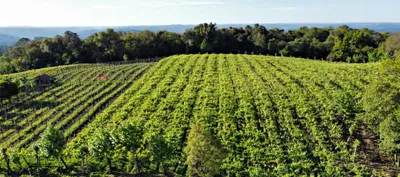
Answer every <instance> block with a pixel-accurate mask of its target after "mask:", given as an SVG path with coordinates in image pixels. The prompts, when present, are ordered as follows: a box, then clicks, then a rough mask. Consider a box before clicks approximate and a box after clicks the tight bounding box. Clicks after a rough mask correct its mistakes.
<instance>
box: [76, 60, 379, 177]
mask: <svg viewBox="0 0 400 177" xmlns="http://www.w3.org/2000/svg"><path fill="white" fill-rule="evenodd" d="M376 66H377V65H376V64H343V63H342V64H338V63H329V62H321V61H310V60H303V59H291V58H282V57H265V56H251V55H215V54H212V55H180V56H173V57H170V58H167V59H164V60H162V61H160V62H159V63H158V64H157V65H156V66H154V67H153V68H152V69H151V70H150V71H149V72H147V73H146V74H145V75H144V76H143V77H142V78H141V79H140V80H139V81H138V82H136V83H135V84H134V85H133V86H132V87H131V88H129V89H128V90H127V91H126V92H125V93H124V94H123V95H121V97H120V98H118V99H117V100H116V101H115V102H114V104H113V105H111V106H110V107H109V108H107V109H106V110H105V111H104V112H103V113H102V114H100V115H99V116H98V117H97V118H96V120H95V121H93V122H91V123H90V124H89V125H88V127H87V128H86V129H84V130H83V131H82V132H81V133H80V134H79V135H77V137H76V138H75V139H73V140H72V141H71V142H70V144H69V145H68V148H69V150H70V151H74V150H75V151H77V150H78V149H79V147H80V146H82V145H84V144H85V143H86V142H87V141H88V140H90V138H91V136H92V135H93V133H95V132H96V131H97V130H98V127H103V128H105V129H106V130H107V131H111V130H113V129H115V128H116V127H118V126H119V125H124V124H127V123H128V122H130V123H132V122H133V123H134V124H137V125H140V127H142V128H143V129H145V132H144V137H152V136H154V135H157V136H162V137H163V138H164V139H166V141H167V142H168V144H169V146H171V147H172V149H173V153H172V154H173V155H171V156H170V157H169V158H168V159H167V160H166V161H165V162H163V164H164V165H165V166H164V167H165V168H167V169H168V170H167V171H172V172H174V173H176V174H186V173H187V166H186V165H187V164H186V161H187V158H188V152H187V148H188V147H187V146H188V136H189V134H190V131H191V129H192V127H193V126H194V125H195V124H201V125H202V126H204V127H206V128H207V129H210V131H211V132H212V136H213V139H216V140H218V141H219V142H220V144H221V148H223V149H225V150H226V152H227V153H226V154H225V156H224V160H223V164H222V166H221V173H222V174H224V175H239V176H242V175H244V176H247V175H250V176H253V175H256V174H264V175H271V176H279V175H282V174H293V175H295V176H296V175H306V174H315V175H317V174H319V175H322V176H332V175H334V176H336V175H339V176H341V175H344V176H347V175H349V174H351V175H356V174H363V169H364V167H363V166H362V164H361V163H358V161H359V160H358V156H359V153H360V151H359V150H358V149H360V147H359V146H363V145H364V143H363V141H361V140H359V141H361V142H362V143H361V144H359V143H357V141H356V140H357V136H356V135H357V134H358V133H360V132H361V131H363V129H362V123H360V120H359V116H358V115H359V113H361V112H362V111H360V109H361V108H360V107H361V106H360V105H359V103H358V101H359V100H360V98H361V97H362V94H363V91H364V89H365V88H366V86H367V85H368V84H369V83H370V82H371V80H372V79H373V78H374V74H375V73H376V72H377V69H376ZM142 148H143V149H142V150H143V151H145V150H146V143H145V142H144V144H143V147H142ZM363 164H364V165H367V166H368V163H367V164H365V163H363ZM148 165H149V166H147V168H149V169H152V166H153V167H155V166H157V164H152V162H150V164H148ZM371 167H373V166H371ZM370 170H371V169H370Z"/></svg>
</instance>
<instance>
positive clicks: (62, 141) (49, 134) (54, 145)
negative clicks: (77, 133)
mask: <svg viewBox="0 0 400 177" xmlns="http://www.w3.org/2000/svg"><path fill="white" fill-rule="evenodd" d="M66 144H67V139H66V138H65V137H64V134H63V133H62V132H61V131H60V130H57V129H55V128H54V127H53V126H51V125H48V127H47V129H46V131H45V132H44V133H43V135H42V137H41V139H40V141H39V147H40V148H41V149H42V151H43V152H44V153H45V155H46V156H48V157H54V158H56V159H59V160H60V161H61V162H62V163H63V165H64V167H65V168H66V169H68V166H67V164H66V163H65V161H64V158H63V151H64V148H65V145H66Z"/></svg>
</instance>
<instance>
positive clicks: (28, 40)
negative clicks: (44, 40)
mask: <svg viewBox="0 0 400 177" xmlns="http://www.w3.org/2000/svg"><path fill="white" fill-rule="evenodd" d="M28 42H31V40H30V39H29V38H21V39H19V40H18V42H16V43H15V44H14V46H15V47H22V46H24V45H25V44H26V43H28Z"/></svg>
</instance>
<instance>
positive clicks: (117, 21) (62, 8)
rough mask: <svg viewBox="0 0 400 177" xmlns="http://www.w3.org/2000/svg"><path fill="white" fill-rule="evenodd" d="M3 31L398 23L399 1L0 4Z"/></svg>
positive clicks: (57, 0) (62, 0)
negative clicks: (211, 24) (207, 24)
mask: <svg viewBox="0 0 400 177" xmlns="http://www.w3.org/2000/svg"><path fill="white" fill-rule="evenodd" d="M0 6H1V7H2V8H1V9H0V17H1V20H0V26H129V25H167V24H198V23H202V22H215V23H218V24H232V23H246V24H253V23H343V22H400V13H398V11H396V10H397V9H398V7H400V0H0Z"/></svg>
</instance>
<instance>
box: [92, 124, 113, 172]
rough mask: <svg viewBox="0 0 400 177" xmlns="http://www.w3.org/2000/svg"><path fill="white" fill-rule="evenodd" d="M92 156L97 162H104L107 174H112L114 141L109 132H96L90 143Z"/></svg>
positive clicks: (102, 130)
mask: <svg viewBox="0 0 400 177" xmlns="http://www.w3.org/2000/svg"><path fill="white" fill-rule="evenodd" d="M91 146H92V147H91V150H90V152H92V154H93V156H94V157H95V158H96V159H98V160H104V159H105V160H106V162H107V165H108V168H109V172H110V173H112V159H111V158H112V156H113V154H114V150H115V140H114V137H112V136H111V134H110V133H109V132H107V131H106V130H104V129H101V130H100V131H98V132H97V133H96V134H95V135H94V138H93V139H92V142H91Z"/></svg>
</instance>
